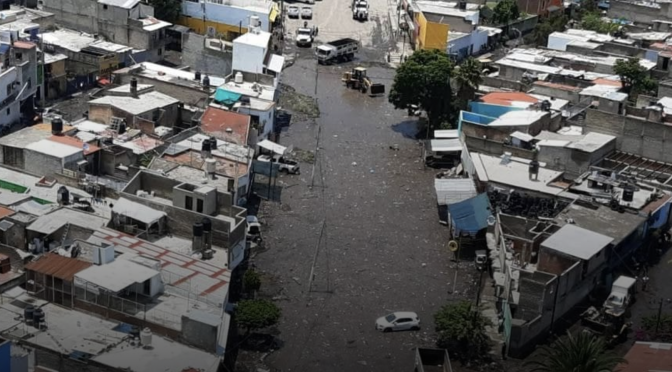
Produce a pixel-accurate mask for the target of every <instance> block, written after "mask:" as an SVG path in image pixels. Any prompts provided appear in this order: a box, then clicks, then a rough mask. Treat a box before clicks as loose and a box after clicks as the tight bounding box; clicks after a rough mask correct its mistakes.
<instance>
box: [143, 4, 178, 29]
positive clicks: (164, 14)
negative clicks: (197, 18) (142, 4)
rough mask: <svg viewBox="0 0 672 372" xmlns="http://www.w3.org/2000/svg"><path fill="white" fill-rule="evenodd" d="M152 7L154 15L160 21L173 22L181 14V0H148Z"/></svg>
mask: <svg viewBox="0 0 672 372" xmlns="http://www.w3.org/2000/svg"><path fill="white" fill-rule="evenodd" d="M149 4H150V5H151V6H153V7H154V16H155V17H156V18H158V19H160V20H162V21H166V22H170V23H175V22H177V20H178V19H179V18H180V15H182V1H181V0H150V1H149Z"/></svg>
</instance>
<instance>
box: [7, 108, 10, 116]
mask: <svg viewBox="0 0 672 372" xmlns="http://www.w3.org/2000/svg"><path fill="white" fill-rule="evenodd" d="M10 112H11V110H10V109H9V107H7V115H9V114H10Z"/></svg>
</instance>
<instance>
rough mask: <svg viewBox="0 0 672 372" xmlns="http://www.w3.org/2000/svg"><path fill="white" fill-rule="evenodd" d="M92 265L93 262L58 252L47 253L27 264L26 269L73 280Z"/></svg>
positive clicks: (69, 280)
mask: <svg viewBox="0 0 672 372" xmlns="http://www.w3.org/2000/svg"><path fill="white" fill-rule="evenodd" d="M90 266H91V263H89V262H85V261H81V260H78V259H76V258H69V257H63V256H60V255H58V254H56V253H47V254H44V255H43V256H42V257H40V258H39V259H38V260H37V261H34V262H31V263H29V264H28V265H26V266H25V269H26V270H29V271H34V272H37V273H40V274H44V275H49V276H53V277H55V278H58V279H62V280H65V281H68V282H72V281H73V279H74V277H75V274H77V273H78V272H80V271H82V270H84V269H86V268H88V267H90Z"/></svg>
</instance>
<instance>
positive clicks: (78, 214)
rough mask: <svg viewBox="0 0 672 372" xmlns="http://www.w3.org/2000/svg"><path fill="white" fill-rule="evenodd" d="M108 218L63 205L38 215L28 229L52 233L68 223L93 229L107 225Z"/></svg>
mask: <svg viewBox="0 0 672 372" xmlns="http://www.w3.org/2000/svg"><path fill="white" fill-rule="evenodd" d="M107 222H108V219H107V218H104V217H101V216H97V215H95V214H92V213H88V212H83V211H80V210H77V209H72V208H67V207H62V208H59V209H56V210H54V211H53V212H51V213H48V214H45V215H42V216H40V217H38V218H37V219H36V220H35V221H34V222H33V223H31V224H30V225H28V230H31V231H35V232H38V233H41V234H46V235H49V234H52V233H54V232H56V231H57V230H58V229H60V228H61V227H63V226H64V225H66V224H72V225H75V226H79V227H83V228H86V229H89V230H92V231H95V230H96V229H98V228H100V227H103V226H105V225H107Z"/></svg>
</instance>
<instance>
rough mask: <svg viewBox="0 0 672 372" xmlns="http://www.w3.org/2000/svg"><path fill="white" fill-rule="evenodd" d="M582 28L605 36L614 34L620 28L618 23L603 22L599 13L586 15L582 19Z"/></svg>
mask: <svg viewBox="0 0 672 372" xmlns="http://www.w3.org/2000/svg"><path fill="white" fill-rule="evenodd" d="M581 28H583V29H584V30H590V31H595V32H599V33H603V34H614V33H616V32H617V31H618V30H619V28H620V26H619V25H618V24H617V23H613V22H606V21H603V20H602V16H600V14H599V13H586V14H584V16H583V17H582V18H581Z"/></svg>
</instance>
